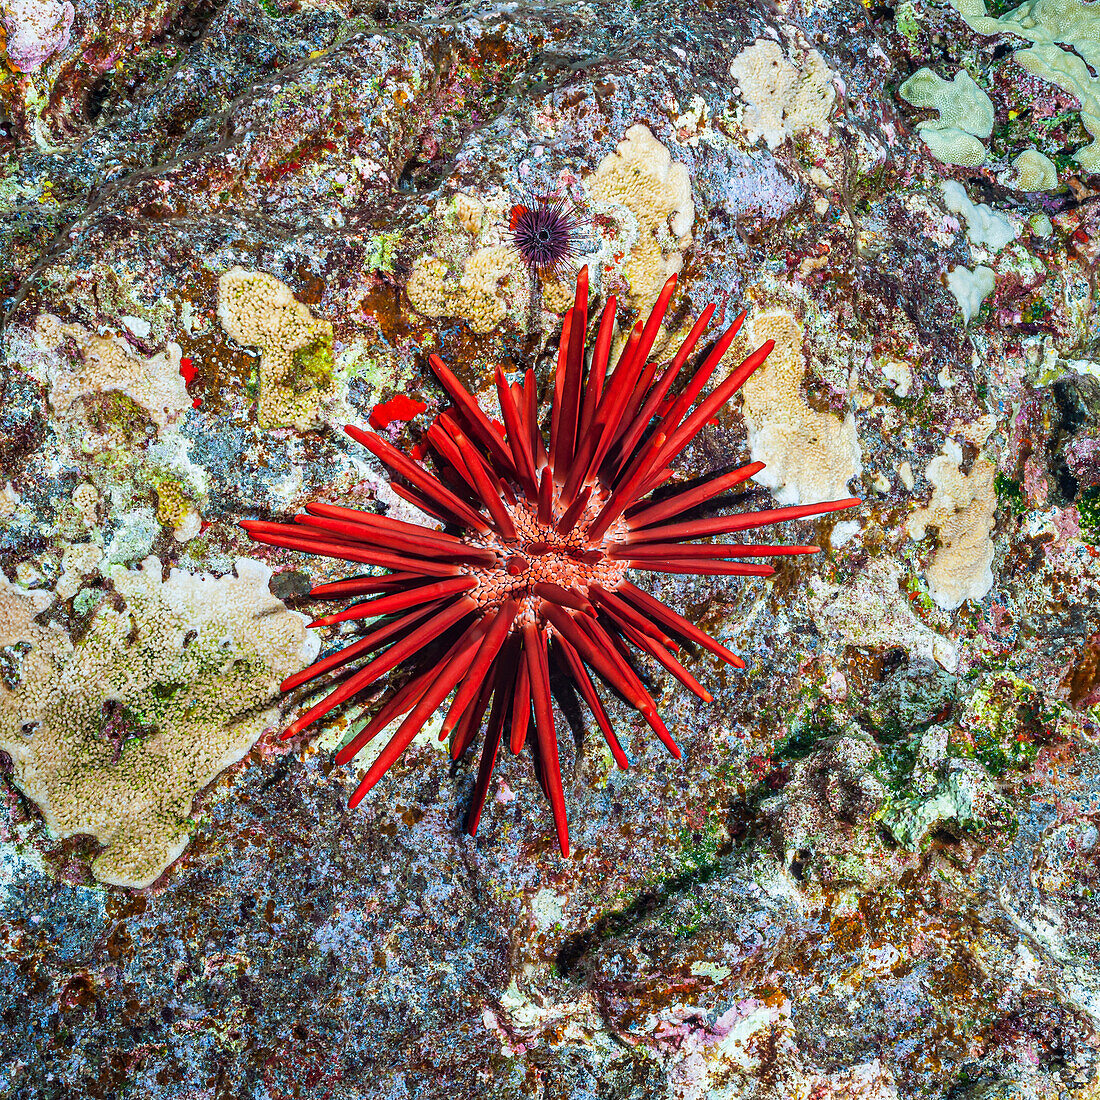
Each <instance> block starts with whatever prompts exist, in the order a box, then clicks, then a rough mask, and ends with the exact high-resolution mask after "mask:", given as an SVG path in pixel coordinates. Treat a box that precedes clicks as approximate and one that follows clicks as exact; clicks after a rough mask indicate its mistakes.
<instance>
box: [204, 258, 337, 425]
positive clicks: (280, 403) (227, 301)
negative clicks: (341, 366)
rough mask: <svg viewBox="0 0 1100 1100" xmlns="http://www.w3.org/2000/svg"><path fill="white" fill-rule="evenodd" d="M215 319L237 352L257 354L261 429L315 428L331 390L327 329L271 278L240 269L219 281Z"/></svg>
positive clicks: (330, 343) (329, 331) (326, 324)
mask: <svg viewBox="0 0 1100 1100" xmlns="http://www.w3.org/2000/svg"><path fill="white" fill-rule="evenodd" d="M218 319H219V320H220V321H221V323H222V328H224V329H225V331H226V333H227V334H228V335H229V336H231V337H232V338H233V339H234V340H236V342H237V343H238V344H240V345H241V346H242V347H256V348H259V349H260V393H259V398H258V401H257V406H256V419H257V421H258V422H259V425H260V427H261V428H278V427H295V428H298V429H299V430H301V431H304V430H306V429H307V428H311V427H313V426H314V425H316V424H318V423H319V422H320V419H321V402H322V400H323V399H324V398H325V397H327V396H328V395H329V394H330V393H331V392H332V389H333V381H332V370H333V366H334V358H333V335H332V325H331V324H330V323H329V322H328V321H324V320H320V321H319V320H317V319H315V318H314V316H313V314H312V313H310V311H309V308H308V307H307V306H304V305H302V303H301V302H299V301H297V300H296V299H295V297H294V293H293V292H292V291H291V289H290V287H288V286H287V285H286V283H284V282H281V281H280V280H278V279H276V278H275V276H274V275H268V274H267V273H266V272H263V271H246V270H245V269H244V268H243V267H234V268H231V269H230V270H229V271H227V272H226V273H225V274H224V275H222V276H221V278H220V279H219V280H218Z"/></svg>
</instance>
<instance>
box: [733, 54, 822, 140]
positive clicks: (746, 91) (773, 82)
mask: <svg viewBox="0 0 1100 1100" xmlns="http://www.w3.org/2000/svg"><path fill="white" fill-rule="evenodd" d="M730 76H732V77H733V79H734V80H736V81H737V84H738V86H739V87H740V89H741V95H742V96H743V97H744V99H745V109H744V114H743V115H742V118H741V123H742V125H743V126H744V127H745V130H746V131H747V133H748V137H749V141H754V142H755V141H759V139H760V138H763V139H764V141H765V142H767V145H768V148H769V149H775V148H776V147H777V146H779V145H782V144H783V142H784V141H786V140H787V139H788V138H790V137H794V136H795V135H797V134H801V133H805V132H806V131H810V130H813V131H817V132H818V133H821V134H827V133H828V132H829V116H830V115H831V114H832V110H833V105H834V104H835V102H836V89H835V88H834V86H833V72H832V70H831V69H830V68H829V66H828V65H826V64H825V59H824V58H823V57H822V56H821V54H819V53H818V52H817V50H806V51H805V54H804V56H803V57H801V58H800V59H798V61H797V62H796V61H794V60H792V59H791V58H790V57H788V56H787V55H786V54H785V53H784V52H783V47H782V46H780V45H779V43H778V42H773V41H772V40H771V39H767V38H760V39H757V40H756V41H755V42H753V43H752V45H750V46H746V47H745V48H744V49H743V50H742V51H741V52H740V53H739V54H738V55H737V56H736V57H735V58H734V59H733V61H732V63H731V64H730Z"/></svg>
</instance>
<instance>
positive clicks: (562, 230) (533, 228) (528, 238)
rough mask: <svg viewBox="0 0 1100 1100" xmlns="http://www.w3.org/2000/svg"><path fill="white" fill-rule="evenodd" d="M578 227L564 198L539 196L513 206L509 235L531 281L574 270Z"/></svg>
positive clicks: (577, 222) (579, 224) (577, 244)
mask: <svg viewBox="0 0 1100 1100" xmlns="http://www.w3.org/2000/svg"><path fill="white" fill-rule="evenodd" d="M580 226H581V223H580V221H579V220H578V219H577V217H576V215H575V214H574V213H573V210H572V209H571V208H570V206H569V205H568V204H567V203H566V201H565V200H564V199H562V198H559V197H558V196H555V195H538V196H535V197H533V198H530V199H526V200H525V201H524V203H522V204H520V205H516V206H513V207H512V213H511V216H510V217H509V219H508V235H509V240H510V242H511V245H512V248H513V249H514V250H515V252H516V254H517V255H518V256H519V258H520V259H521V260H522V261H523V264H524V266H525V267H526V268H527V270H528V271H529V272H530V273H531V276H532V280H534V279H535V278H536V277H537V278H539V279H546V278H550V277H560V276H562V275H564V274H566V273H567V272H570V271H575V270H576V268H575V267H574V265H573V260H574V259H575V258H576V256H577V249H578V246H579V234H580Z"/></svg>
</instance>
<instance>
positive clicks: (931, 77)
mask: <svg viewBox="0 0 1100 1100" xmlns="http://www.w3.org/2000/svg"><path fill="white" fill-rule="evenodd" d="M898 95H899V96H901V98H902V99H904V100H905V102H906V103H912V104H913V106H914V107H927V108H931V109H932V110H935V111H938V112H939V118H938V119H937V120H936V121H934V122H933V121H928V122H922V123H921V124H920V125H919V126H918V127H917V130H918V131H919V133H920V136H921V138H922V139H923V140H924V143H925V144H926V145H927V146H928V151H929V152H930V153H931V154H932V156H934V157H935V158H936V160H938V161H940V162H941V163H943V164H960V165H964V166H967V167H971V168H976V167H978V166H979V165H982V164H984V163H985V158H986V148H985V145H984V144H982V142H981V141H979V140H978V139H979V138H988V137H989V135H990V134H991V133H992V132H993V102H992V100H990V98H989V96H987V95H986V94H985V92H983V91H982V90H981V88H979V87H978V85H977V84H975V83H974V79H973V77H971V75H970V74H969V73H965V72H959V73H956V74H955V78H954V80H950V81H948V80H944V79H943V77H940V76H937V75H936V74H935V73H934V72H932V70H931V69H928V68H924V69H918V70H917V72H915V73H914V74H913V75H912V76H911V77H909V79H908V80H906V81H905V83H904V84H902V86H901V87H900V88H899V89H898Z"/></svg>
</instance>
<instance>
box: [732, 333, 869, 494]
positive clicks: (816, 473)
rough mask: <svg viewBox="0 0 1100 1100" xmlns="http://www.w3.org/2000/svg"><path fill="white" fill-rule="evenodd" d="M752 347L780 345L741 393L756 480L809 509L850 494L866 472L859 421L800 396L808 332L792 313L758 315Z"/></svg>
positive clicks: (776, 346) (774, 492)
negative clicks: (816, 406)
mask: <svg viewBox="0 0 1100 1100" xmlns="http://www.w3.org/2000/svg"><path fill="white" fill-rule="evenodd" d="M752 330H753V346H759V345H760V344H762V343H764V342H765V341H766V340H774V341H775V348H774V349H773V350H772V353H771V354H770V355H769V356H768V358H767V360H766V362H765V363H764V365H763V366H762V367H760V368H759V369H758V370H757V371H756V372H755V374H753V376H752V377H751V378H750V379H749V380H748V381H747V382H746V383H745V385H744V387H743V388H742V390H741V393H742V395H743V398H744V405H743V412H744V416H745V424H746V426H747V428H748V433H749V451H750V453H751V454H752V458H753V461H754V462H763V463H765V468H764V469H763V470H761V471H760V473H759V474H757V475H756V479H755V480H756V481H758V482H760V484H761V485H766V486H767V487H768V488H769V489H771V490H772V492H773V494H774V495H775V498H776V500H778V501H779V503H780V504H809V503H812V502H815V501H822V500H837V499H839V498H840V497H845V496H848V479H849V478H853V477H857V476H858V475H859V474H860V473H861V472H862V469H863V467H862V464H861V456H860V448H859V439H858V437H857V435H856V423H855V417H854V416H853V415H852V413H848V415H847V416H843V417H842V416H837V415H836V414H835V413H831V412H818V411H817V410H816V409H811V408H810V407H809V405H807V403H806V401H805V399H804V398H803V396H802V380H803V378H804V377H805V374H806V366H805V361H804V359H803V353H802V343H803V331H802V326H801V325H800V324H799V323H798V320H797V319H796V318H795V316H794V315H793V314H792V313H789V312H786V311H776V312H773V313H761V314H758V315H757V316H756V317H755V318H754V319H753V322H752Z"/></svg>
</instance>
